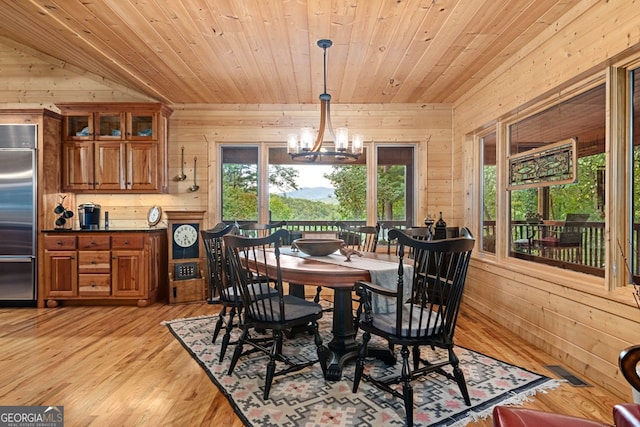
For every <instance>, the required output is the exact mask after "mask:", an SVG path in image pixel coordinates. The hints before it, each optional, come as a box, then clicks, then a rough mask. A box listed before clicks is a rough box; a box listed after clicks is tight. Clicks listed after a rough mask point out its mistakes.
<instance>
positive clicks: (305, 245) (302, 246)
mask: <svg viewBox="0 0 640 427" xmlns="http://www.w3.org/2000/svg"><path fill="white" fill-rule="evenodd" d="M343 243H344V241H343V240H342V239H314V238H302V239H296V240H294V241H293V244H292V245H291V246H292V247H294V248H298V250H300V252H304V253H305V254H307V255H311V256H326V255H329V254H332V253H334V252H335V251H337V250H338V249H340V246H342V244H343Z"/></svg>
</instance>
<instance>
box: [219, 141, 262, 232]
mask: <svg viewBox="0 0 640 427" xmlns="http://www.w3.org/2000/svg"><path fill="white" fill-rule="evenodd" d="M221 157H222V170H221V177H220V182H221V183H222V193H221V194H222V203H221V206H222V220H223V221H227V222H234V221H238V222H242V221H256V220H257V219H258V147H255V146H254V147H230V146H223V147H222V156H221Z"/></svg>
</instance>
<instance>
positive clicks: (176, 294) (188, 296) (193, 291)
mask: <svg viewBox="0 0 640 427" xmlns="http://www.w3.org/2000/svg"><path fill="white" fill-rule="evenodd" d="M204 294H205V292H204V279H203V278H199V279H186V280H170V281H169V304H180V303H186V302H200V301H204Z"/></svg>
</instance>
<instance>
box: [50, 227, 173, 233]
mask: <svg viewBox="0 0 640 427" xmlns="http://www.w3.org/2000/svg"><path fill="white" fill-rule="evenodd" d="M166 230H167V228H166V227H139V228H132V227H109V228H98V229H93V230H87V229H80V228H49V229H44V230H41V232H42V233H114V232H118V233H121V232H125V233H126V232H136V233H141V232H143V233H144V232H152V231H166Z"/></svg>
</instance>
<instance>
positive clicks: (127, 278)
mask: <svg viewBox="0 0 640 427" xmlns="http://www.w3.org/2000/svg"><path fill="white" fill-rule="evenodd" d="M42 244H43V246H44V251H43V253H44V257H43V261H42V267H41V268H42V269H43V272H44V275H43V279H44V283H43V284H42V286H41V289H43V297H44V298H43V299H44V303H45V304H46V306H47V307H50V308H54V307H58V306H59V305H60V303H61V302H63V301H64V303H65V304H68V305H74V304H75V305H79V304H82V305H137V306H138V307H146V306H149V305H151V304H153V303H154V302H156V301H157V300H158V299H159V298H166V293H167V292H166V289H167V273H166V271H167V255H166V254H167V234H166V231H165V230H164V229H160V230H145V231H142V230H139V231H138V230H132V231H107V230H105V231H78V232H72V231H65V232H56V231H46V232H45V233H44V235H43V238H42ZM61 249H64V250H61ZM201 280H202V279H201Z"/></svg>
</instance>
